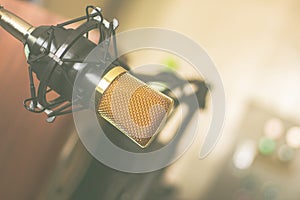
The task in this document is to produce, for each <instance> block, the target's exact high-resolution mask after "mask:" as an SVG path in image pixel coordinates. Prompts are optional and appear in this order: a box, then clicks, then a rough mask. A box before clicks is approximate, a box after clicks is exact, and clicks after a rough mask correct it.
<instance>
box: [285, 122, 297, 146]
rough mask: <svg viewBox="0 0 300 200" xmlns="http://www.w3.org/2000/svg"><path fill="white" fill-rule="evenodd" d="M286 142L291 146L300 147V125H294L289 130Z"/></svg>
mask: <svg viewBox="0 0 300 200" xmlns="http://www.w3.org/2000/svg"><path fill="white" fill-rule="evenodd" d="M286 142H287V144H288V145H289V146H290V147H293V148H300V127H292V128H290V129H289V130H288V132H287V134H286Z"/></svg>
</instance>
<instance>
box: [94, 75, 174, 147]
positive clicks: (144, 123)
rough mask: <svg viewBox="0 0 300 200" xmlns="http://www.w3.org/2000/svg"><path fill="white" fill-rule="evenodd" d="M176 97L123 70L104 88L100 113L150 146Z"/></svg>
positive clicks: (133, 138) (140, 141)
mask: <svg viewBox="0 0 300 200" xmlns="http://www.w3.org/2000/svg"><path fill="white" fill-rule="evenodd" d="M172 107H173V100H172V99H171V98H169V97H168V96H166V95H164V94H162V93H160V92H158V91H156V90H154V89H152V88H150V87H149V86H147V85H146V84H145V83H143V82H142V81H140V80H138V79H136V78H135V77H133V76H131V75H130V74H128V73H123V74H121V75H120V76H118V77H117V78H115V79H114V81H113V82H112V83H111V84H110V85H109V87H108V88H107V89H106V90H105V91H104V93H103V95H102V97H101V99H100V101H99V105H98V112H99V114H100V115H101V116H102V117H103V118H104V119H106V120H107V121H109V122H110V123H111V124H112V125H114V126H115V127H116V128H118V129H119V130H120V131H121V132H123V133H124V134H126V135H127V136H128V137H129V138H130V139H132V140H133V141H134V142H136V143H137V144H138V145H139V146H141V147H143V148H144V147H146V146H147V145H148V144H149V143H150V142H151V139H152V138H153V137H154V135H155V134H157V132H158V131H159V128H160V127H161V125H162V124H163V123H164V122H165V120H166V118H167V116H168V114H169V112H170V111H171V110H172Z"/></svg>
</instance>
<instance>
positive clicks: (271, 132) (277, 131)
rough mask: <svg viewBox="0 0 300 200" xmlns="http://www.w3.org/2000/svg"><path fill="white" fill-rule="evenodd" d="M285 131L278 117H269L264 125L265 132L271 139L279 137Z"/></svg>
mask: <svg viewBox="0 0 300 200" xmlns="http://www.w3.org/2000/svg"><path fill="white" fill-rule="evenodd" d="M283 131H284V126H283V123H282V121H281V120H280V119H278V118H272V119H269V120H268V121H267V122H266V123H265V126H264V134H265V135H266V136H267V137H268V138H270V139H274V140H275V139H278V138H279V137H281V136H282V134H283Z"/></svg>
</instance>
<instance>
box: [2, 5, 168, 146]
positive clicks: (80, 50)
mask: <svg viewBox="0 0 300 200" xmlns="http://www.w3.org/2000/svg"><path fill="white" fill-rule="evenodd" d="M97 12H98V14H99V17H101V18H102V19H101V21H100V23H99V21H97V20H95V19H94V18H93V17H91V16H90V15H87V22H86V23H84V24H82V25H81V26H79V27H77V28H76V29H66V28H65V27H64V25H57V26H39V27H33V26H31V25H30V24H29V23H28V22H25V21H24V20H23V19H21V18H19V17H17V16H16V15H14V14H13V13H11V12H9V11H7V10H5V9H4V8H3V7H1V6H0V17H1V18H0V25H1V26H2V27H3V28H4V29H5V30H7V31H8V32H9V33H11V34H12V35H13V36H14V37H15V38H17V39H18V40H20V41H21V42H22V43H23V44H24V45H25V50H27V51H28V52H29V53H28V55H27V58H28V64H29V65H30V67H29V77H30V89H31V98H30V99H27V100H28V101H27V100H25V103H24V105H25V107H26V108H27V109H28V110H30V111H33V112H39V111H37V110H36V108H40V110H41V111H45V112H46V113H47V114H48V117H49V118H52V119H54V118H55V117H56V116H58V115H60V114H66V113H69V112H71V111H73V110H65V109H66V108H68V107H72V100H73V98H74V97H73V87H74V82H75V79H76V78H77V75H78V72H79V71H80V72H82V71H84V73H86V74H90V73H95V72H96V73H98V74H99V73H100V74H103V76H102V77H101V80H100V81H99V83H98V84H97V85H96V87H95V92H96V95H95V97H96V99H94V100H93V99H91V98H92V94H88V95H87V94H85V89H84V88H79V90H80V92H82V95H81V93H80V92H79V96H78V99H79V104H80V105H81V106H82V107H84V108H87V107H89V106H91V104H92V106H95V108H96V110H97V112H98V115H100V116H101V117H103V118H104V119H106V120H107V121H108V122H110V123H111V124H112V125H113V126H115V127H116V128H117V129H118V130H120V131H121V132H122V133H124V134H125V135H127V136H128V137H129V138H130V139H131V140H132V141H134V142H135V143H136V144H138V145H139V146H140V147H143V148H144V147H146V146H148V145H149V144H150V142H151V141H152V139H153V138H154V136H155V135H156V134H157V133H158V132H159V130H160V128H161V127H162V125H163V124H164V122H165V121H166V118H167V117H168V115H169V113H170V112H171V110H172V108H173V100H172V99H171V98H169V97H168V96H166V95H164V94H162V93H160V92H158V91H155V90H154V89H152V88H151V87H149V86H147V85H146V84H145V83H143V82H142V81H140V80H138V79H136V78H134V77H133V76H132V75H130V74H129V73H128V71H127V70H128V68H127V66H126V65H125V64H123V63H122V62H120V61H119V60H118V59H113V57H112V56H111V55H110V53H109V52H108V46H106V45H108V44H109V40H107V39H110V38H111V32H114V29H112V27H113V23H111V24H109V25H108V26H106V24H105V23H104V22H103V17H102V15H101V13H100V11H99V10H98V11H97ZM94 16H96V15H95V14H94ZM80 19H82V18H80ZM71 21H74V20H71ZM75 21H76V20H75ZM106 23H107V21H106ZM95 28H99V29H100V36H101V37H100V39H99V42H100V41H102V42H103V44H102V43H101V44H100V45H102V46H103V48H102V46H101V48H99V50H98V52H97V55H99V57H100V59H98V60H97V62H96V63H86V62H84V60H85V58H86V57H87V56H88V55H89V54H90V52H92V50H93V49H95V47H96V46H97V45H96V44H95V43H93V42H92V41H90V40H89V39H88V37H85V36H84V35H86V36H87V35H88V32H89V31H90V30H92V29H95ZM101 30H104V31H101ZM102 37H103V38H102ZM99 61H100V62H99ZM107 61H111V62H109V63H111V64H109V66H106V62H107ZM95 66H96V70H95ZM33 73H34V74H36V77H37V78H38V80H39V81H40V83H39V86H38V89H37V91H36V89H35V86H34V83H33V82H34V81H33V75H32V74H33ZM83 78H84V80H83V81H84V82H85V83H87V84H88V85H91V86H95V83H94V82H93V80H90V79H89V78H88V76H84V77H83ZM52 90H53V91H55V92H56V93H57V94H58V95H59V97H57V98H56V99H54V100H51V101H48V99H47V94H48V92H49V91H52ZM27 102H29V103H30V105H27ZM66 102H67V103H66ZM63 104H66V105H63ZM53 108H57V109H56V110H54V111H53V110H49V109H53Z"/></svg>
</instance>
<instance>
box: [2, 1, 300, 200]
mask: <svg viewBox="0 0 300 200" xmlns="http://www.w3.org/2000/svg"><path fill="white" fill-rule="evenodd" d="M1 4H3V5H4V6H5V7H6V8H7V9H10V10H12V11H14V12H16V13H17V14H19V15H20V16H22V17H24V18H25V19H27V20H28V21H30V22H32V23H33V24H34V25H41V24H56V23H57V22H61V21H64V20H65V19H70V18H75V17H78V16H82V15H84V9H85V7H86V5H90V4H92V5H96V6H99V7H101V8H102V9H103V13H104V16H105V18H107V19H110V20H111V19H113V18H117V19H118V20H119V23H120V26H119V28H118V29H117V31H118V32H121V31H125V30H129V29H133V28H138V27H161V28H167V29H171V30H175V31H177V32H179V33H182V34H184V35H186V36H188V37H189V38H191V39H193V40H194V41H196V42H197V43H198V44H200V45H201V46H202V47H203V48H204V49H205V50H206V51H207V53H208V55H209V56H210V57H211V58H212V59H213V61H214V62H215V64H216V66H217V69H218V71H219V73H220V75H221V77H222V80H223V84H224V87H225V93H226V120H225V123H224V129H223V132H222V137H221V139H220V140H219V142H218V144H217V146H216V148H215V149H214V151H213V152H212V153H211V154H210V155H209V156H208V157H207V158H205V159H204V160H199V159H198V155H199V151H200V147H201V144H202V142H203V139H204V137H205V133H206V131H207V129H208V128H209V124H210V119H211V107H212V105H211V104H210V97H209V95H208V96H207V97H206V98H204V97H203V100H205V101H206V106H205V108H204V109H202V110H200V111H197V114H198V115H200V117H201V128H200V130H199V134H198V137H197V139H196V141H195V142H194V143H193V145H192V146H191V148H190V149H189V150H188V151H187V152H186V153H185V154H184V156H183V157H182V158H180V159H179V160H178V161H177V162H176V163H175V164H173V165H171V166H169V167H167V168H165V169H163V170H159V171H157V172H153V173H147V174H126V173H121V172H118V171H114V170H112V169H109V168H107V167H105V166H104V165H102V164H101V163H99V162H98V161H96V160H95V159H94V158H92V157H91V156H90V155H89V153H88V152H87V151H86V150H85V148H84V147H83V146H82V144H81V142H80V140H79V139H78V136H77V134H76V132H75V130H74V125H73V124H72V119H71V118H70V117H68V116H67V117H63V118H62V119H59V120H57V121H58V122H56V123H55V124H50V125H49V124H46V123H45V122H44V118H43V116H36V115H34V116H33V114H31V113H28V112H26V111H24V109H23V108H22V100H23V99H25V98H26V97H28V95H29V89H28V80H27V72H26V61H25V56H24V55H23V52H22V51H23V50H22V46H21V44H18V42H17V41H14V39H13V38H12V37H10V36H9V35H6V34H5V33H4V31H3V30H1V32H0V33H1V34H0V35H1V36H0V52H2V53H3V54H4V55H6V56H5V57H4V56H1V59H0V64H1V67H0V76H1V79H0V80H1V84H0V85H1V87H0V92H2V93H3V94H5V95H4V97H3V100H1V104H2V105H1V108H0V109H1V110H0V111H1V116H0V125H1V127H2V128H1V133H0V140H1V143H0V144H1V145H0V177H1V178H0V197H1V198H0V199H7V200H11V199H109V200H111V199H122V200H127V199H130V200H132V199H143V200H144V199H163V200H167V199H172V200H185V199H186V200H198V199H203V200H220V199H226V200H227V199H228V200H231V199H232V200H250V199H253V200H277V199H278V200H298V199H299V196H300V190H299V185H298V184H300V171H299V170H300V152H299V149H300V12H299V10H300V2H299V1H297V0H273V1H261V0H260V1H259V0H252V1H237V0H228V1H220V0H211V1H202V0H201V1H199V0H189V1H180V0H164V1H151V0H145V1H122V0H101V1H96V0H93V1H92V0H81V1H71V0H64V1H61V0H60V1H58V0H32V1H17V0H14V1H11V0H9V1H8V0H7V1H1ZM10 48H11V50H10ZM16 52H17V53H16ZM156 54H157V52H156ZM141 55H142V53H141V54H140V55H136V56H135V57H134V55H133V56H132V59H130V60H129V64H132V65H138V64H137V63H141V62H143V59H140V57H141ZM146 55H148V56H146ZM149 55H150V56H149ZM17 57H20V58H17ZM145 57H147V58H148V59H149V58H153V59H157V61H158V62H163V61H162V60H168V62H169V63H170V62H171V63H172V66H173V65H176V66H177V68H178V69H186V68H184V67H185V65H186V63H184V62H183V61H181V60H180V59H179V58H176V57H174V56H170V55H165V54H160V55H158V56H153V57H151V52H145ZM134 58H136V59H134ZM174 63H175V64H174ZM10 66H15V67H14V68H12V67H10ZM3 73H5V75H4V74H3ZM9 74H10V75H11V76H10V75H9ZM20 76H21V78H20ZM187 76H188V75H187ZM22 77H23V78H22ZM24 85H25V86H26V87H25V88H24ZM13 88H16V89H13ZM7 105H11V106H7ZM41 118H42V119H41Z"/></svg>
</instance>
